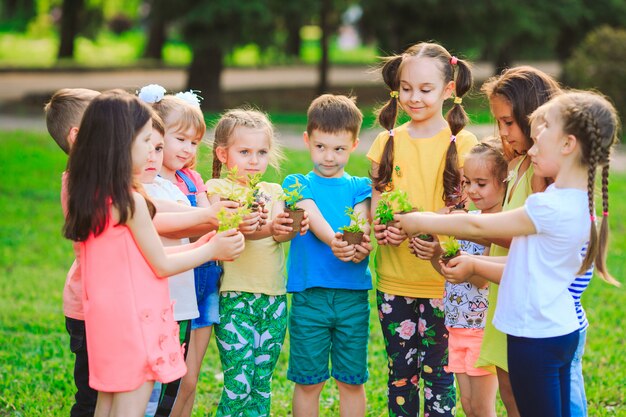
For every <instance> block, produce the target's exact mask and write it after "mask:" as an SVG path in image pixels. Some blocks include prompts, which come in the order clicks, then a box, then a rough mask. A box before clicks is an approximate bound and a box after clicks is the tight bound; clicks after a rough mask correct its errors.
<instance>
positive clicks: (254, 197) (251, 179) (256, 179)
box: [246, 174, 261, 210]
mask: <svg viewBox="0 0 626 417" xmlns="http://www.w3.org/2000/svg"><path fill="white" fill-rule="evenodd" d="M260 182H261V174H248V186H249V187H250V192H249V193H248V199H247V201H246V203H247V205H248V207H250V208H251V209H252V210H258V208H259V195H260V193H261V189H260V188H259V183H260Z"/></svg>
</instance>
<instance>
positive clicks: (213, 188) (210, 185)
mask: <svg viewBox="0 0 626 417" xmlns="http://www.w3.org/2000/svg"><path fill="white" fill-rule="evenodd" d="M222 181H223V180H222V179H220V178H211V179H210V180H208V181H207V182H206V193H207V195H209V196H211V195H214V194H218V190H219V189H221V188H222V187H223V185H222Z"/></svg>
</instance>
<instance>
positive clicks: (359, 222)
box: [339, 207, 367, 233]
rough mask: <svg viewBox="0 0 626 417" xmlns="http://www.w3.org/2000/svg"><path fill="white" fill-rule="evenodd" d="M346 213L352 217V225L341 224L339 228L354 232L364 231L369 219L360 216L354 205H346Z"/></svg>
mask: <svg viewBox="0 0 626 417" xmlns="http://www.w3.org/2000/svg"><path fill="white" fill-rule="evenodd" d="M346 214H347V215H348V218H349V219H350V225H349V226H341V227H340V228H339V230H341V231H343V232H352V233H359V232H363V226H365V224H366V223H367V221H366V220H365V219H363V218H362V217H361V216H359V213H355V212H354V209H353V208H352V207H346Z"/></svg>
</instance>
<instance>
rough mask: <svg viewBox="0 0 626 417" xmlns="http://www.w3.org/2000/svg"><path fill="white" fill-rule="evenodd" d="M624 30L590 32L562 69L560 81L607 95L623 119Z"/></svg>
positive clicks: (625, 100) (625, 111) (625, 80)
mask: <svg viewBox="0 0 626 417" xmlns="http://www.w3.org/2000/svg"><path fill="white" fill-rule="evenodd" d="M625 62H626V30H624V29H613V28H610V27H608V26H604V27H602V28H600V29H598V30H595V31H594V32H592V33H590V34H589V35H588V36H587V37H586V38H585V40H584V41H583V43H582V44H581V45H580V46H579V47H578V48H576V50H575V51H574V54H573V55H572V57H571V58H570V59H569V60H568V61H567V63H566V64H565V68H564V74H563V77H564V81H565V82H566V83H568V84H571V85H572V86H574V87H577V88H584V89H588V88H595V89H598V90H600V91H601V92H602V93H604V94H606V95H607V96H609V97H610V98H611V99H612V100H613V102H614V103H615V107H616V108H617V110H618V112H619V113H620V115H621V116H622V119H624V118H625V117H626V90H625V89H624V86H626V66H624V63H625Z"/></svg>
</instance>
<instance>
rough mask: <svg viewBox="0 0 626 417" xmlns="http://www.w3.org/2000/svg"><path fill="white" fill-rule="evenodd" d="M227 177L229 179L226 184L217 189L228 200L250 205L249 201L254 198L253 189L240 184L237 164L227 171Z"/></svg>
mask: <svg viewBox="0 0 626 417" xmlns="http://www.w3.org/2000/svg"><path fill="white" fill-rule="evenodd" d="M226 179H227V180H228V181H226V184H225V185H224V186H223V187H217V189H216V190H215V192H216V193H217V194H219V195H220V197H222V198H224V199H226V200H230V201H236V202H237V203H239V204H241V205H248V203H249V202H250V201H251V200H253V199H254V197H253V196H252V191H251V190H250V189H247V188H245V187H242V186H241V185H240V184H239V182H238V181H239V174H238V170H237V166H234V167H232V168H231V169H229V170H228V171H227V172H226Z"/></svg>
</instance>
